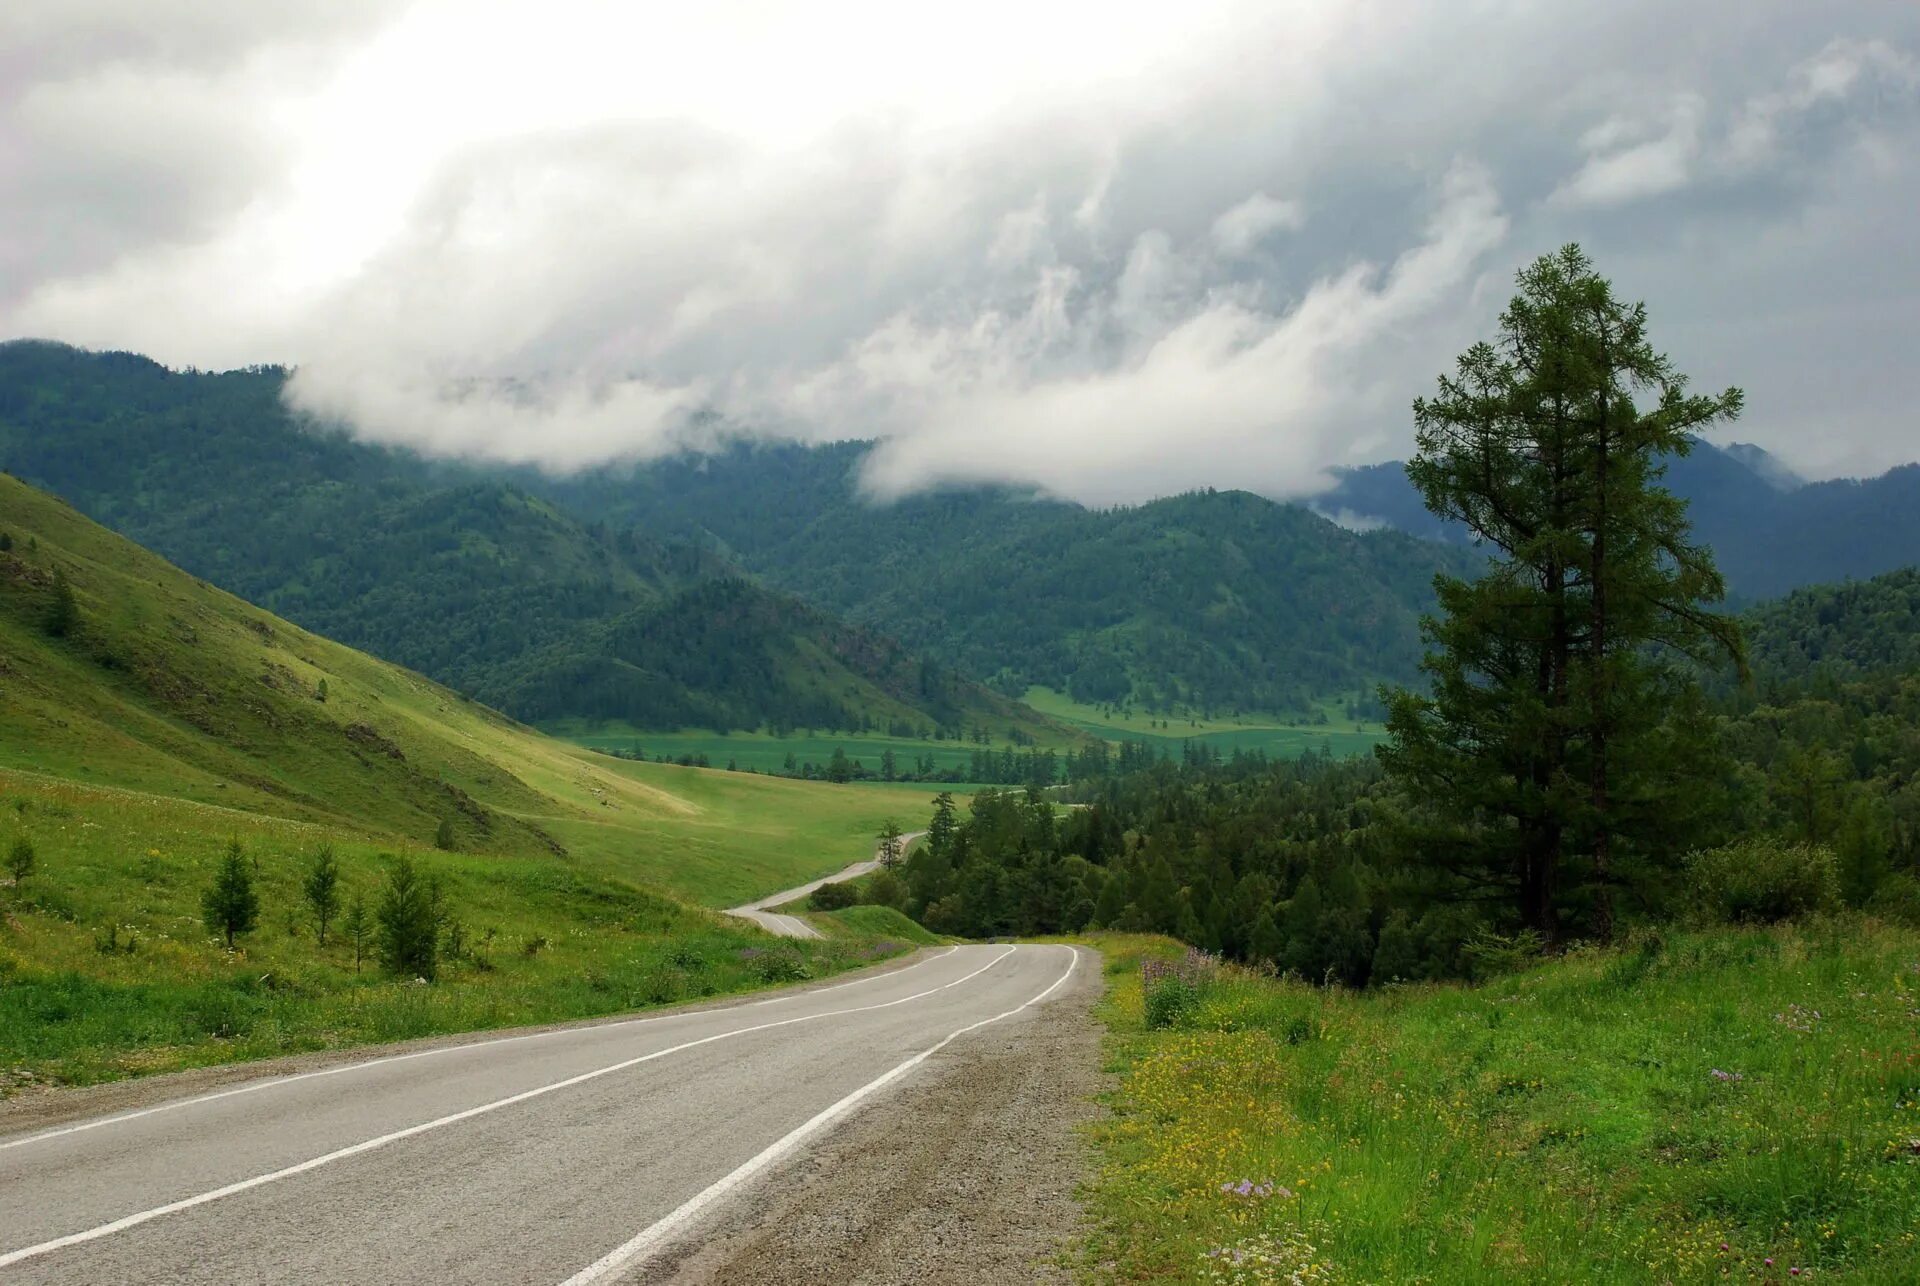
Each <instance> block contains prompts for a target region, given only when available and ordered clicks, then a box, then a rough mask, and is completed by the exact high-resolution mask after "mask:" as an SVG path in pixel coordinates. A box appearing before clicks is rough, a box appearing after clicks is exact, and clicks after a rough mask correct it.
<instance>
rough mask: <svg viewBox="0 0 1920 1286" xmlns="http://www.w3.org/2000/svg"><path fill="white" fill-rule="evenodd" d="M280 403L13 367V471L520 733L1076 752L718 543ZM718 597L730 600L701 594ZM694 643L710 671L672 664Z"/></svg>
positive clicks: (258, 395)
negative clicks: (909, 680) (595, 512)
mask: <svg viewBox="0 0 1920 1286" xmlns="http://www.w3.org/2000/svg"><path fill="white" fill-rule="evenodd" d="M284 382H285V372H283V371H281V370H279V369H275V368H257V369H249V370H241V371H230V372H225V373H221V374H214V373H202V372H179V371H169V370H168V369H166V368H165V367H162V366H160V365H158V364H157V363H154V362H151V361H148V360H147V359H145V358H142V357H137V356H134V355H132V354H126V353H88V352H84V351H81V350H78V349H73V348H69V347H66V346H64V345H58V344H47V343H38V342H15V343H11V344H0V467H4V468H5V469H7V470H8V471H10V472H12V473H13V474H15V475H17V476H19V477H21V478H23V479H25V480H27V481H29V482H31V483H33V484H34V485H36V486H40V487H44V488H46V489H47V490H50V491H53V492H55V493H56V494H59V495H61V496H63V497H64V498H66V499H67V500H68V501H70V502H71V503H72V504H73V505H74V506H75V507H76V508H78V509H80V510H81V511H82V512H84V513H86V514H88V515H90V516H92V517H94V518H95V519H97V520H98V521H100V522H102V523H104V524H106V525H108V526H110V527H113V528H114V529H116V530H118V531H120V532H122V533H123V534H125V535H127V536H129V537H131V538H133V539H134V540H136V541H138V542H140V543H142V544H144V545H147V546H148V547H150V548H152V549H154V550H156V551H157V552H159V553H161V554H162V555H164V556H166V557H167V558H169V559H171V560H173V561H175V562H176V563H178V564H179V565H180V566H182V567H184V568H186V569H187V570H189V571H191V572H193V573H194V574H195V575H198V576H201V577H204V578H205V579H207V580H208V581H211V582H213V583H214V584H217V585H219V586H220V587H222V588H223V589H227V590H229V591H230V592H233V593H235V594H238V595H241V596H242V597H245V598H247V599H249V600H251V601H254V602H257V603H260V604H261V605H263V606H265V607H267V608H268V609H269V610H272V611H274V612H277V613H280V614H282V615H284V616H286V617H287V618H289V619H290V620H293V621H295V622H297V623H299V624H300V625H302V626H304V627H306V628H309V629H313V630H316V631H323V632H325V633H326V634H328V635H330V636H332V637H335V638H338V639H340V640H341V641H342V642H345V643H347V644H349V645H351V646H354V647H359V648H364V649H366V650H367V651H370V652H373V653H375V654H376V655H378V656H381V657H383V658H385V659H388V660H391V661H394V662H396V663H398V664H401V665H405V666H408V667H410V668H413V669H417V670H419V671H421V672H422V673H425V674H428V675H431V676H433V677H434V678H435V679H438V680H439V681H441V682H444V683H447V684H450V685H452V686H454V687H457V688H459V689H460V690H462V691H464V692H467V693H470V694H472V695H473V696H475V697H478V698H479V699H481V700H483V701H486V702H488V703H489V704H493V705H496V706H498V707H499V708H501V709H504V710H507V711H508V712H509V713H512V714H515V715H517V716H520V717H524V718H539V719H559V718H578V719H585V720H597V719H607V718H615V717H619V718H626V719H629V720H631V721H633V722H635V723H636V724H639V725H641V726H647V727H676V726H681V725H682V724H683V723H687V722H689V721H691V722H694V723H698V724H704V723H706V722H708V721H710V720H711V721H714V722H716V723H717V724H718V726H723V727H739V726H749V727H751V726H757V725H759V724H760V723H761V722H763V721H770V722H774V723H788V724H795V725H802V726H812V727H820V728H849V729H851V728H860V727H868V726H882V727H886V726H899V727H911V728H913V729H914V730H916V731H921V732H926V731H931V730H932V729H933V728H935V727H945V728H948V729H950V730H955V731H957V730H959V729H961V728H970V727H988V728H992V729H994V730H996V732H1000V733H1004V731H1005V730H1006V729H1007V728H1008V727H1009V726H1013V727H1017V728H1019V729H1020V730H1021V732H1022V733H1023V735H1034V736H1044V737H1046V738H1047V739H1049V740H1060V739H1063V738H1065V737H1066V736H1068V735H1069V734H1066V733H1065V731H1064V730H1063V729H1059V728H1056V727H1054V726H1052V725H1050V724H1048V723H1047V722H1046V721H1045V720H1042V719H1040V718H1039V716H1037V715H1034V714H1033V713H1032V712H1031V711H1028V710H1025V708H1024V707H1020V708H1015V707H1013V706H1012V705H1011V704H1010V703H1009V702H1007V701H1005V700H1004V699H1003V698H1001V697H999V696H998V695H996V694H993V693H990V692H988V691H986V690H984V689H982V688H980V687H979V686H978V685H975V684H971V683H967V682H965V681H963V680H961V679H960V678H959V677H958V676H956V675H953V674H951V673H949V672H947V670H946V669H944V668H943V667H939V666H928V667H927V672H926V677H925V681H924V682H922V681H921V679H920V666H919V662H918V660H917V659H914V660H912V661H910V662H909V661H907V660H903V659H902V656H901V654H900V649H899V647H898V645H897V644H892V643H890V642H888V641H886V640H882V639H879V638H877V637H876V636H874V635H873V634H872V633H871V632H870V631H852V630H848V629H846V628H845V627H843V626H839V625H837V624H836V623H834V622H830V621H828V620H827V619H826V618H825V617H824V616H822V615H821V614H820V613H818V612H810V611H809V610H808V609H806V608H805V607H804V606H803V605H801V604H799V603H795V602H791V601H788V600H784V599H782V598H781V597H780V596H779V595H778V594H777V593H774V592H772V591H769V590H765V589H761V588H757V587H753V586H749V585H745V584H742V583H739V572H738V570H737V569H736V568H735V567H734V566H733V565H732V564H731V563H730V562H728V561H727V560H726V559H725V558H724V557H722V556H721V555H719V554H718V553H716V552H715V551H714V550H713V549H712V548H711V544H710V542H703V543H700V544H695V543H690V542H679V543H673V542H667V541H661V540H657V539H654V538H653V537H652V536H651V535H648V534H645V533H643V532H641V531H639V530H636V529H635V528H634V527H632V526H631V525H630V524H610V523H608V522H605V521H601V520H598V519H582V518H579V517H576V516H574V515H573V514H571V513H569V512H567V511H566V510H565V509H564V508H563V507H561V506H558V505H556V504H555V503H554V501H553V500H551V499H549V498H546V497H543V496H540V495H536V494H533V493H532V492H530V491H528V490H527V489H525V488H524V487H523V486H521V485H518V484H517V483H516V482H515V481H514V480H513V479H512V478H510V477H505V476H503V475H502V474H500V473H498V472H489V471H486V470H480V469H473V468H467V467H463V466H454V465H440V464H433V463H429V462H426V461H423V460H421V459H419V458H418V457H416V456H413V455H411V454H409V453H406V452H401V451H390V450H386V449H384V448H379V447H372V446H368V445H366V444H363V443H360V442H356V441H353V440H351V439H349V438H348V437H346V436H345V435H343V434H340V433H328V432H318V431H313V430H312V429H311V428H310V426H307V425H305V424H302V423H300V422H298V421H296V420H295V419H294V418H293V417H292V416H290V415H289V414H288V412H287V411H286V409H285V407H284V406H283V404H282V402H281V399H280V392H281V388H282V386H283V384H284ZM715 580H722V581H726V582H728V584H729V585H730V586H731V588H728V589H725V590H723V591H707V592H702V591H703V588H704V587H706V586H708V585H710V584H711V583H712V582H714V581H715ZM749 601H751V602H752V606H751V610H748V608H747V607H746V606H745V605H746V604H747V603H748V602H749ZM701 612H710V613H713V615H712V616H711V617H710V618H708V619H695V615H696V614H698V613H701ZM668 618H672V619H673V621H674V623H675V624H674V628H673V629H672V630H668V629H666V628H665V625H664V624H663V623H664V621H666V620H667V619H668ZM743 621H751V622H753V623H754V626H755V628H754V630H753V631H752V632H751V633H742V632H741V631H740V628H739V627H740V625H741V623H742V622H743ZM637 622H652V624H651V625H645V626H643V625H638V624H636V623H637ZM780 628H790V629H792V630H793V631H794V634H793V636H792V637H790V638H787V639H776V638H774V637H772V632H773V631H775V630H777V629H780ZM636 631H637V632H636ZM696 641H697V646H699V647H702V648H706V649H713V650H717V652H718V653H719V655H717V656H703V657H698V658H696V657H688V656H680V655H674V654H673V653H672V652H671V649H672V648H673V647H678V646H687V647H691V646H695V645H696ZM802 656H804V657H808V658H812V659H813V660H815V661H817V662H818V664H817V665H815V666H812V667H809V666H808V665H803V664H801V663H800V662H799V661H798V660H797V659H796V658H799V657H802ZM769 657H776V658H778V659H777V661H776V660H769V659H768V658H769ZM868 664H872V665H874V666H875V667H877V668H875V669H873V670H871V671H869V670H867V669H864V668H863V667H864V666H867V665H868ZM903 667H904V668H905V669H910V670H912V671H913V673H914V678H915V682H914V683H913V684H910V685H909V684H903V683H902V682H901V680H900V673H901V671H902V669H903ZM748 673H752V674H756V675H758V676H759V677H758V678H757V679H756V680H755V683H754V685H753V686H752V688H751V699H750V700H748V699H747V697H746V695H745V692H744V690H743V689H742V688H740V687H739V679H740V676H741V675H744V674H748ZM603 697H604V698H606V699H607V701H608V704H598V703H597V702H599V700H600V699H601V698H603Z"/></svg>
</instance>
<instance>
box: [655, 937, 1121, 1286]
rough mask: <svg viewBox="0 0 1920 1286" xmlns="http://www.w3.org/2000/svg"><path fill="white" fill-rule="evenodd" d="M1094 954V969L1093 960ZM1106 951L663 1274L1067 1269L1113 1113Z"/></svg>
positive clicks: (1027, 1275) (958, 1047)
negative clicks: (1098, 1017) (1101, 1009)
mask: <svg viewBox="0 0 1920 1286" xmlns="http://www.w3.org/2000/svg"><path fill="white" fill-rule="evenodd" d="M1088 966H1091V967H1088ZM1101 987H1102V980H1101V971H1100V969H1099V957H1098V955H1097V954H1096V953H1093V952H1090V951H1089V952H1085V959H1084V960H1083V967H1082V968H1080V969H1078V970H1076V971H1075V973H1074V976H1073V979H1072V980H1071V982H1070V983H1069V985H1068V986H1067V987H1066V988H1064V989H1063V991H1062V993H1061V994H1060V996H1059V998H1058V1000H1057V1001H1055V1002H1054V1003H1051V1004H1048V1005H1046V1006H1044V1007H1041V1008H1039V1009H1036V1010H1034V1011H1032V1012H1030V1013H1027V1014H1023V1015H1020V1016H1019V1017H1018V1018H1016V1019H1011V1020H1009V1021H1007V1022H1005V1023H999V1024H995V1025H994V1026H992V1027H988V1028H984V1029H982V1030H981V1031H979V1032H975V1033H970V1034H969V1035H967V1036H965V1037H963V1038H961V1039H960V1040H959V1041H956V1042H955V1043H954V1044H953V1045H952V1046H950V1047H949V1048H948V1049H947V1050H945V1051H942V1053H941V1054H940V1055H938V1056H936V1057H935V1058H934V1059H932V1060H929V1062H928V1063H927V1064H926V1065H925V1066H923V1067H921V1068H919V1069H917V1070H916V1071H915V1072H914V1074H913V1075H912V1076H911V1077H909V1078H908V1079H907V1080H906V1081H905V1082H903V1083H902V1084H901V1085H900V1086H899V1087H898V1088H896V1089H894V1090H892V1091H890V1092H888V1093H887V1094H885V1095H884V1096H882V1097H881V1098H880V1099H879V1100H878V1101H877V1102H875V1103H873V1104H872V1105H870V1106H868V1107H867V1108H865V1109H864V1110H862V1111H861V1112H860V1113H859V1114H858V1115H856V1116H855V1117H853V1118H852V1119H851V1120H849V1121H848V1122H846V1123H845V1124H843V1125H842V1126H840V1127H839V1128H837V1129H835V1130H834V1131H833V1132H832V1133H831V1134H829V1135H828V1136H827V1137H826V1138H825V1139H824V1140H822V1141H821V1142H819V1143H817V1144H815V1145H813V1146H811V1147H809V1148H807V1149H806V1150H805V1152H804V1153H803V1154H802V1155H800V1156H798V1157H796V1158H795V1159H794V1160H792V1161H790V1162H787V1163H786V1164H784V1165H783V1166H781V1167H780V1168H779V1169H777V1170H775V1171H774V1172H773V1173H771V1174H769V1175H766V1176H764V1177H763V1178H762V1179H760V1180H759V1182H757V1183H756V1184H755V1185H754V1187H753V1189H752V1190H751V1191H750V1192H748V1193H746V1194H744V1195H743V1196H742V1197H741V1198H740V1199H737V1200H735V1201H733V1202H731V1203H729V1205H728V1206H727V1208H726V1209H725V1211H724V1212H722V1213H721V1214H719V1215H718V1216H717V1217H716V1219H715V1221H714V1222H713V1223H712V1224H709V1225H708V1226H706V1227H705V1228H703V1229H702V1230H701V1231H700V1232H698V1233H697V1234H695V1235H694V1236H693V1237H691V1238H690V1239H689V1240H688V1242H687V1243H686V1244H685V1245H684V1246H682V1247H679V1248H676V1249H674V1250H671V1251H669V1252H668V1253H667V1254H665V1255H663V1256H661V1257H659V1258H657V1259H655V1260H654V1261H653V1262H652V1263H651V1264H650V1265H649V1267H648V1269H647V1271H646V1273H645V1274H644V1276H643V1277H642V1279H641V1280H644V1281H648V1282H660V1281H673V1282H699V1283H765V1282H771V1281H778V1282H782V1283H792V1284H794V1286H805V1284H806V1283H848V1284H851V1286H894V1284H895V1283H900V1284H902V1286H904V1284H905V1283H910V1282H912V1283H926V1282H934V1283H941V1282H951V1283H956V1284H957V1283H998V1282H1007V1283H1015V1282H1018V1283H1029V1282H1066V1281H1069V1280H1071V1276H1070V1274H1069V1273H1068V1272H1066V1271H1065V1270H1064V1269H1062V1268H1060V1267H1058V1266H1057V1264H1056V1263H1055V1261H1056V1259H1057V1258H1058V1257H1059V1255H1060V1254H1061V1252H1062V1251H1063V1250H1064V1249H1065V1248H1066V1246H1067V1245H1068V1243H1069V1242H1070V1241H1071V1240H1072V1239H1073V1238H1074V1237H1075V1236H1076V1235H1078V1234H1079V1232H1080V1231H1081V1229H1082V1226H1083V1225H1082V1219H1083V1213H1082V1210H1081V1208H1080V1205H1079V1203H1078V1202H1077V1201H1076V1199H1075V1196H1074V1192H1075V1188H1076V1187H1077V1185H1078V1183H1079V1181H1080V1178H1081V1176H1083V1175H1084V1174H1085V1173H1086V1172H1087V1167H1088V1164H1089V1157H1090V1152H1089V1140H1088V1139H1087V1137H1086V1129H1085V1127H1086V1125H1087V1124H1088V1123H1089V1122H1090V1121H1091V1120H1092V1119H1093V1118H1094V1116H1095V1115H1096V1114H1097V1113H1098V1112H1099V1111H1100V1108H1099V1107H1098V1105H1097V1103H1096V1097H1097V1096H1098V1095H1099V1094H1100V1092H1101V1090H1102V1089H1103V1088H1104V1086H1105V1080H1104V1077H1103V1073H1102V1071H1101V1067H1102V1058H1101V1048H1102V1044H1101V1042H1102V1030H1101V1028H1100V1026H1099V1024H1098V1023H1097V1022H1096V1021H1095V1019H1094V1017H1093V1013H1092V1007H1093V1004H1094V1002H1095V1001H1096V1000H1097V999H1098V998H1099V996H1100V994H1101Z"/></svg>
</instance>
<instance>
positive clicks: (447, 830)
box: [433, 817, 453, 852]
mask: <svg viewBox="0 0 1920 1286" xmlns="http://www.w3.org/2000/svg"><path fill="white" fill-rule="evenodd" d="M433 846H434V847H435V848H437V849H439V850H441V851H442V852H451V851H452V849H453V818H451V817H442V818H441V819H440V825H439V828H438V829H436V830H435V831H434V832H433Z"/></svg>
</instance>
